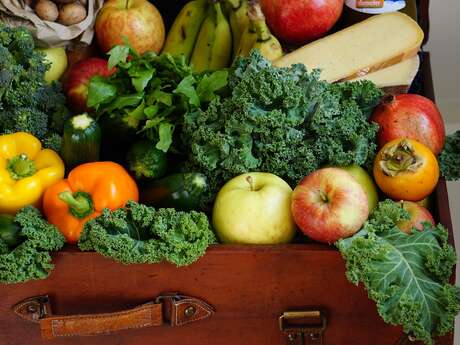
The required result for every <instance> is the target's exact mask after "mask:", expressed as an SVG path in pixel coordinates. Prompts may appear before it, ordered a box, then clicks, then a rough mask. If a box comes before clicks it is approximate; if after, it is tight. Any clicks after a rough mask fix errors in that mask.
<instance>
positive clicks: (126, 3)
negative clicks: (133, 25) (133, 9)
mask: <svg viewBox="0 0 460 345" xmlns="http://www.w3.org/2000/svg"><path fill="white" fill-rule="evenodd" d="M128 6H129V0H126V2H125V8H126V9H128Z"/></svg>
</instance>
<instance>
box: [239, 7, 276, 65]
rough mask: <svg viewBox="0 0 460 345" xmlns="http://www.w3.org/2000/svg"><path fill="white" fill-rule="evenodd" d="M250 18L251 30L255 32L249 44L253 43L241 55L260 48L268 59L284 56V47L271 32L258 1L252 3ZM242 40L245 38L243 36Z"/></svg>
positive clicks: (272, 59)
mask: <svg viewBox="0 0 460 345" xmlns="http://www.w3.org/2000/svg"><path fill="white" fill-rule="evenodd" d="M249 20H250V24H249V27H250V29H249V31H251V32H253V36H251V38H250V42H248V45H249V44H250V43H251V42H252V45H251V46H250V48H249V49H248V48H247V46H246V47H245V50H243V51H242V54H241V55H244V56H246V55H248V54H249V53H250V52H251V50H253V49H258V50H259V51H260V53H261V54H262V55H263V56H264V57H265V58H266V59H267V60H270V61H274V60H276V59H279V58H280V57H282V56H283V48H282V47H281V44H280V42H279V41H278V40H277V39H276V37H275V36H273V35H272V33H271V32H270V29H269V28H268V26H267V23H266V22H265V16H264V14H263V13H262V9H261V8H260V5H259V4H258V3H257V2H255V3H251V6H250V8H249ZM254 36H255V39H254ZM241 40H243V37H242V38H241ZM241 43H243V42H241Z"/></svg>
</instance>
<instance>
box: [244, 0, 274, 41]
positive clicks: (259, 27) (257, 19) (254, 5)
mask: <svg viewBox="0 0 460 345" xmlns="http://www.w3.org/2000/svg"><path fill="white" fill-rule="evenodd" d="M248 17H249V20H250V25H251V30H252V31H253V32H256V33H257V41H258V42H265V41H268V40H269V39H270V38H271V33H270V30H269V29H268V26H267V23H266V22H265V16H264V13H263V12H262V8H261V7H260V5H259V2H258V1H251V5H250V6H249V10H248Z"/></svg>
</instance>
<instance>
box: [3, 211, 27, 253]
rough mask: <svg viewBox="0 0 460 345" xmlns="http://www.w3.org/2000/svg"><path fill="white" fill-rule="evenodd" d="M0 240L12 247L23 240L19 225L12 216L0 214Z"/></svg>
mask: <svg viewBox="0 0 460 345" xmlns="http://www.w3.org/2000/svg"><path fill="white" fill-rule="evenodd" d="M0 241H3V242H4V243H5V244H6V245H7V247H8V248H10V249H13V248H15V247H17V246H18V245H19V244H21V243H22V242H23V236H22V235H21V227H20V226H19V225H18V224H17V223H16V222H15V221H14V216H11V215H8V214H0Z"/></svg>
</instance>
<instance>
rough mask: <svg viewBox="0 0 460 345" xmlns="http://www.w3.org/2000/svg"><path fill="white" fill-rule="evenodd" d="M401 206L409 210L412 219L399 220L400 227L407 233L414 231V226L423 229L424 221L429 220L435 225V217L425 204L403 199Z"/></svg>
mask: <svg viewBox="0 0 460 345" xmlns="http://www.w3.org/2000/svg"><path fill="white" fill-rule="evenodd" d="M401 207H403V208H404V209H405V210H406V211H407V212H409V216H410V219H409V220H405V221H402V222H399V223H398V224H397V225H398V228H400V229H401V231H403V232H405V233H406V234H411V233H412V228H416V229H417V230H423V222H429V223H431V224H433V225H434V219H433V216H432V215H431V213H430V212H429V211H428V210H427V209H426V208H425V207H423V206H420V205H419V204H417V203H415V202H412V201H401Z"/></svg>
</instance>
